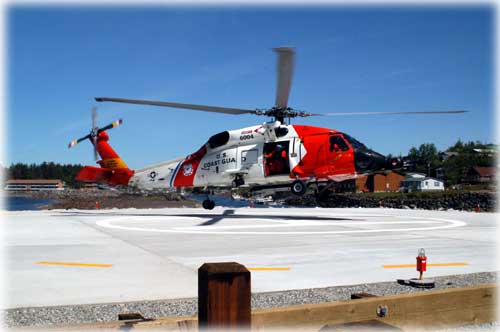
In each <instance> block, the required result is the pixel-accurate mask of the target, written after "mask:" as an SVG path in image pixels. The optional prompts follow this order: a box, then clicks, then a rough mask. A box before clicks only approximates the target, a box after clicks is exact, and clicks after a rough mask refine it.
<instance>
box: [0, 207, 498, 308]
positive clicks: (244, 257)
mask: <svg viewBox="0 0 500 332" xmlns="http://www.w3.org/2000/svg"><path fill="white" fill-rule="evenodd" d="M2 216H3V219H4V225H5V228H4V230H5V237H4V241H5V244H4V245H5V246H6V254H7V257H6V264H5V278H6V281H7V294H6V295H7V297H6V301H5V302H6V307H7V308H15V307H30V306H46V305H67V304H84V303H101V302H122V301H136V300H153V299H171V298H180V297H194V296H196V295H197V269H198V267H199V266H201V265H202V264H203V263H205V262H221V261H236V262H239V263H242V264H244V265H245V266H247V267H249V268H253V267H265V268H268V269H265V270H254V271H252V291H253V292H263V291H274V290H286V289H297V288H311V287H327V286H336V285H350V284H359V283H369V282H377V281H392V280H394V281H395V280H396V279H398V278H412V277H416V276H417V272H416V271H415V269H413V268H390V269H389V268H384V267H383V266H384V265H398V264H413V263H414V262H415V257H416V255H417V251H418V249H419V248H425V249H426V253H427V257H428V264H432V263H454V262H462V263H464V262H465V263H467V265H465V266H441V267H429V269H428V270H429V272H428V273H427V274H426V276H427V277H432V276H440V275H448V274H460V273H472V272H484V271H495V270H497V266H496V259H495V258H496V256H495V255H496V224H495V221H496V219H498V214H496V213H469V212H457V211H452V212H447V211H422V210H396V209H385V208H382V209H323V208H303V209H302V208H269V209H250V208H224V207H216V208H215V209H214V210H212V211H208V212H207V211H205V210H202V209H184V208H183V209H121V210H118V209H115V210H103V211H96V210H88V211H83V210H66V211H63V210H56V211H29V212H28V211H25V212H3V213H2ZM39 262H49V263H85V264H95V265H98V264H108V265H110V266H107V267H98V266H84V265H76V266H75V265H69V266H68V265H51V264H38V263H39ZM283 267H284V268H287V269H275V270H273V269H272V268H283Z"/></svg>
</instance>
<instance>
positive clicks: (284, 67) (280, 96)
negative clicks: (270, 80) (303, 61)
mask: <svg viewBox="0 0 500 332" xmlns="http://www.w3.org/2000/svg"><path fill="white" fill-rule="evenodd" d="M273 51H275V52H276V53H278V66H277V81H276V102H275V103H276V106H277V107H279V108H283V109H284V108H286V107H287V106H288V96H289V95H290V89H291V87H292V78H293V66H294V56H295V50H294V49H293V48H290V47H278V48H274V49H273Z"/></svg>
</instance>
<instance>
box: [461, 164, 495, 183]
mask: <svg viewBox="0 0 500 332" xmlns="http://www.w3.org/2000/svg"><path fill="white" fill-rule="evenodd" d="M495 180H496V168H495V167H483V166H474V167H471V168H470V169H469V170H468V171H467V174H466V176H465V182H467V183H470V184H480V183H487V184H489V183H491V184H493V183H495Z"/></svg>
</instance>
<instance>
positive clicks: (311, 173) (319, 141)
mask: <svg viewBox="0 0 500 332" xmlns="http://www.w3.org/2000/svg"><path fill="white" fill-rule="evenodd" d="M274 51H275V52H277V54H278V65H277V91H276V101H275V105H274V106H273V107H272V108H269V109H239V108H225V107H217V106H206V105H195V104H181V103H173V102H165V101H150V100H137V99H125V98H108V97H96V98H95V100H96V101H97V102H117V103H128V104H138V105H151V106H162V107H171V108H178V109H189V110H196V111H204V112H215V113H224V114H230V115H239V114H254V115H261V116H266V117H271V118H272V120H271V121H268V122H265V123H263V124H260V125H255V126H251V127H247V128H242V129H236V130H227V131H223V132H221V133H218V134H215V135H213V136H212V137H210V138H209V139H208V141H207V142H206V143H204V144H203V145H202V146H201V147H200V148H199V149H198V151H196V152H194V153H192V154H189V155H188V156H186V157H181V158H178V159H175V160H171V161H166V162H163V163H160V164H156V165H152V166H148V167H145V168H142V169H138V170H131V169H129V168H128V167H127V165H126V164H125V163H124V162H123V160H122V159H121V158H120V157H119V156H118V154H117V153H116V152H115V151H114V150H113V149H112V148H111V146H110V145H109V144H108V140H109V136H108V134H107V133H106V131H107V130H109V129H112V128H114V127H116V126H118V125H120V124H121V123H122V120H121V119H120V120H118V121H115V122H113V123H111V124H109V125H107V126H105V127H102V128H99V127H97V125H96V109H95V108H93V109H92V130H91V132H90V133H89V134H88V135H86V136H84V137H82V138H80V139H78V140H74V141H72V142H71V143H70V144H69V147H70V148H71V147H73V146H75V145H76V144H78V143H80V142H81V141H84V140H86V139H89V140H90V142H91V143H92V144H93V146H94V154H95V157H96V159H97V155H99V156H100V157H101V160H99V161H97V163H98V164H99V166H100V167H94V166H85V167H84V168H83V169H82V170H81V171H80V172H79V173H78V174H77V176H76V179H77V180H79V181H86V182H101V183H106V184H109V185H126V186H132V187H135V188H138V189H142V190H153V189H167V188H180V187H202V188H206V189H210V188H216V187H239V186H243V185H245V186H248V187H250V188H253V189H258V188H269V187H288V188H290V191H291V192H292V193H293V194H295V195H299V196H301V195H304V193H305V192H306V191H307V190H308V188H311V187H313V188H316V189H321V190H325V188H328V187H329V186H331V185H332V184H334V183H335V182H339V181H343V180H347V179H353V178H356V177H358V176H360V175H366V174H373V173H376V172H380V171H384V170H390V169H396V168H401V167H402V166H403V161H402V160H400V159H388V158H386V157H385V156H383V155H382V154H380V153H377V152H375V151H373V150H371V149H369V148H367V147H366V146H365V145H364V144H363V143H361V142H359V141H357V140H356V139H354V138H353V137H351V136H350V135H348V134H346V133H343V132H340V131H337V130H334V129H328V128H319V127H313V126H306V125H291V124H290V119H291V118H296V117H309V116H348V115H390V114H452V113H464V112H465V111H462V110H452V111H436V112H434V111H426V112H360V113H324V114H318V113H309V112H304V111H297V110H294V109H292V108H290V107H289V106H288V97H289V94H290V88H291V83H292V76H293V68H294V55H295V52H294V49H293V48H289V47H280V48H275V49H274ZM286 119H288V120H289V121H288V123H286V121H285V120H286ZM203 207H204V208H205V209H213V208H214V207H215V203H214V201H213V200H211V199H210V198H209V197H208V196H207V199H205V200H204V201H203Z"/></svg>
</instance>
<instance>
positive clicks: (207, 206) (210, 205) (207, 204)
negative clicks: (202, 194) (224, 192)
mask: <svg viewBox="0 0 500 332" xmlns="http://www.w3.org/2000/svg"><path fill="white" fill-rule="evenodd" d="M201 205H202V206H203V208H204V209H205V210H213V208H214V207H215V202H214V201H213V200H211V199H208V198H207V199H205V200H204V201H203V202H202V203H201Z"/></svg>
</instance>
